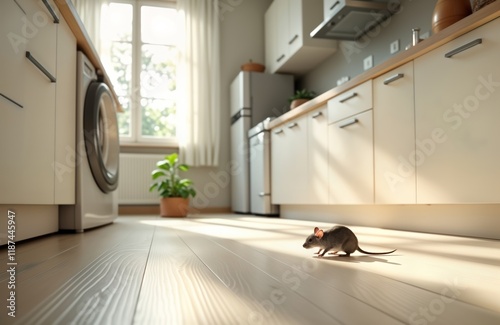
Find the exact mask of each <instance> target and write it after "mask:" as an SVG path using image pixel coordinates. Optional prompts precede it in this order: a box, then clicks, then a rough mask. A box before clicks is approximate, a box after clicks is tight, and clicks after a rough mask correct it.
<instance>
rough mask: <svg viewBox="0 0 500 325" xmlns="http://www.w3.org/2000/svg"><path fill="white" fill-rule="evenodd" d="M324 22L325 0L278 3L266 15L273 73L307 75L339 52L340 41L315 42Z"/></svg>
mask: <svg viewBox="0 0 500 325" xmlns="http://www.w3.org/2000/svg"><path fill="white" fill-rule="evenodd" d="M322 20H323V0H307V1H306V0H274V1H273V3H272V4H271V5H270V6H269V9H268V10H267V12H266V15H265V25H266V35H265V36H266V67H267V72H269V73H275V72H280V73H290V74H295V75H301V74H304V73H306V72H308V71H310V70H311V69H313V68H314V67H315V66H316V65H317V64H319V63H320V62H322V61H323V60H324V59H326V58H327V57H328V56H330V55H332V54H333V53H334V52H335V51H336V49H337V43H336V41H332V40H324V39H312V38H311V37H310V36H309V33H310V32H311V31H312V30H313V29H314V28H315V27H316V26H317V25H318V24H319V23H320V22H321V21H322Z"/></svg>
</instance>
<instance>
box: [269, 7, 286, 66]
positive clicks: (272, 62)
mask: <svg viewBox="0 0 500 325" xmlns="http://www.w3.org/2000/svg"><path fill="white" fill-rule="evenodd" d="M264 19H265V37H266V39H265V44H266V48H265V58H266V69H267V72H269V73H274V72H276V71H277V70H278V68H279V67H280V66H281V65H282V64H283V63H284V62H285V61H286V60H287V58H288V52H289V50H288V43H287V42H288V0H275V1H273V2H272V3H271V5H270V6H269V9H268V10H267V11H266V14H265V17H264Z"/></svg>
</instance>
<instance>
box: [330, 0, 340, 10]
mask: <svg viewBox="0 0 500 325" xmlns="http://www.w3.org/2000/svg"><path fill="white" fill-rule="evenodd" d="M339 4H340V1H335V3H334V4H333V5H332V6H331V7H330V10H333V8H335V7H336V6H338V5H339Z"/></svg>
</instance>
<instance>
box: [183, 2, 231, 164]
mask: <svg viewBox="0 0 500 325" xmlns="http://www.w3.org/2000/svg"><path fill="white" fill-rule="evenodd" d="M177 9H178V10H179V15H180V24H179V25H180V29H181V31H180V35H181V37H180V38H181V40H180V44H179V52H180V64H179V66H178V70H177V76H178V77H177V78H178V79H177V91H178V94H179V97H178V105H177V114H178V117H179V124H178V136H179V151H180V157H181V159H182V160H183V162H185V163H187V164H189V165H191V166H212V167H216V166H218V164H219V146H220V144H219V143H220V119H221V114H220V71H219V70H220V62H219V18H218V10H219V6H218V0H177Z"/></svg>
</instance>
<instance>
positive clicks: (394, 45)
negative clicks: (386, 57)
mask: <svg viewBox="0 0 500 325" xmlns="http://www.w3.org/2000/svg"><path fill="white" fill-rule="evenodd" d="M398 51H399V40H398V39H397V40H395V41H394V42H392V43H391V54H394V53H396V52H398Z"/></svg>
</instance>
